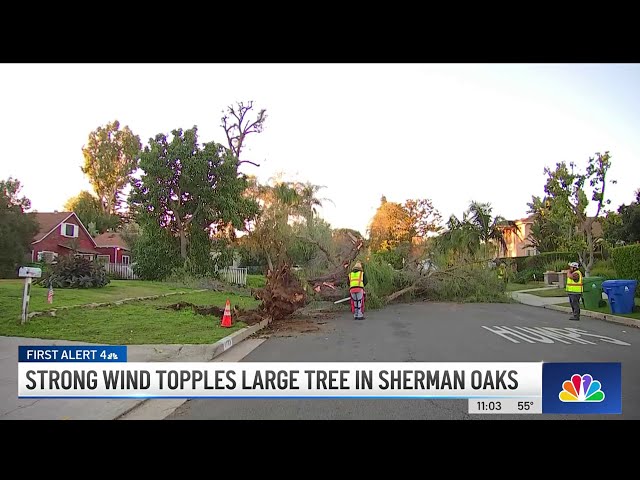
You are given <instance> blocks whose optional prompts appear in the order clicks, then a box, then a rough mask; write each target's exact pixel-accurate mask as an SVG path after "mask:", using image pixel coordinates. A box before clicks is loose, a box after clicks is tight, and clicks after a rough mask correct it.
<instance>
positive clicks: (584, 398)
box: [559, 373, 604, 402]
mask: <svg viewBox="0 0 640 480" xmlns="http://www.w3.org/2000/svg"><path fill="white" fill-rule="evenodd" d="M559 397H560V401H561V402H602V401H603V400H604V392H603V391H602V384H601V383H600V382H599V381H598V380H594V379H593V377H592V376H591V375H589V374H588V373H587V374H585V375H582V376H580V375H578V374H574V375H572V376H571V380H565V381H564V383H563V384H562V391H561V392H560V395H559Z"/></svg>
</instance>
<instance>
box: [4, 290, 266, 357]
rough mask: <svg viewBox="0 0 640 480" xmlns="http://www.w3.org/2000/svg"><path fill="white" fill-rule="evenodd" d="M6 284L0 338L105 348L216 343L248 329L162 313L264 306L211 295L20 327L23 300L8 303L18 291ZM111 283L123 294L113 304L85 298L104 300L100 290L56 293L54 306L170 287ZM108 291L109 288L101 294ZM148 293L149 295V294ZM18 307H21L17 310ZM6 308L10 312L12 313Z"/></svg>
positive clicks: (79, 313) (41, 319)
mask: <svg viewBox="0 0 640 480" xmlns="http://www.w3.org/2000/svg"><path fill="white" fill-rule="evenodd" d="M6 283H7V281H3V282H2V283H0V288H3V290H0V301H1V302H5V304H2V310H0V312H1V313H0V335H6V336H19V337H34V338H43V339H59V340H76V341H81V342H90V343H99V344H106V345H135V344H176V343H178V344H202V343H213V342H215V341H217V340H219V339H221V338H223V337H225V336H227V335H229V334H230V333H232V332H233V331H235V330H237V329H239V328H242V327H244V326H245V325H244V324H243V323H240V322H238V323H236V322H235V321H234V323H233V326H232V327H230V328H223V327H221V326H220V321H221V318H218V317H217V316H215V317H214V316H203V315H198V314H196V313H194V312H193V311H192V310H191V309H185V310H180V311H173V310H165V309H163V308H162V307H164V306H166V305H169V304H171V303H177V302H191V303H194V304H196V305H216V306H219V307H220V308H224V305H225V303H226V300H227V299H229V301H230V302H231V307H232V308H233V306H234V305H237V306H239V307H241V308H252V307H255V306H257V305H258V303H259V302H258V301H256V300H255V299H253V298H252V297H249V296H240V295H235V294H228V293H224V292H213V291H210V292H201V293H189V294H185V295H175V296H170V297H163V298H158V299H153V300H142V301H136V302H131V303H125V304H123V305H114V306H109V307H97V308H72V309H68V310H58V311H57V312H56V316H55V317H51V316H37V317H33V318H31V319H30V320H29V321H28V322H27V323H26V324H24V325H21V324H20V308H21V307H20V302H19V298H12V299H11V301H9V300H8V299H7V298H6V294H5V292H12V288H13V286H9V287H8V286H7V285H6ZM112 283H115V285H114V286H113V287H114V288H116V290H118V287H120V291H121V292H120V294H116V293H113V295H112V297H111V298H105V297H104V296H101V297H100V299H96V298H95V297H93V296H91V295H89V296H86V295H87V293H102V295H104V292H97V290H93V291H91V292H89V291H73V292H71V291H69V290H62V289H57V290H56V297H55V300H54V306H60V304H61V303H62V300H60V298H59V297H62V294H63V293H67V292H68V293H70V294H75V295H70V296H69V298H67V300H69V299H71V298H73V299H74V300H73V301H70V302H68V304H75V303H77V299H82V295H85V297H84V298H85V301H86V300H87V299H88V302H89V303H92V302H95V301H100V300H101V301H107V300H117V299H118V298H126V297H131V296H144V295H155V294H161V293H167V291H166V290H165V289H164V288H163V287H165V285H163V284H162V283H155V282H140V281H131V282H127V281H115V282H112ZM118 284H120V285H118ZM123 284H125V285H123ZM129 284H134V285H129ZM133 286H137V287H138V289H137V290H136V291H135V293H134V292H133V291H132V287H133ZM35 288H39V287H35ZM107 288H109V287H104V288H103V289H100V290H105V289H107ZM144 288H147V290H146V291H144ZM41 290H42V291H43V292H44V297H45V298H44V302H45V304H46V289H44V288H42V289H41ZM176 290H178V289H176ZM180 290H183V289H180ZM184 290H188V289H184ZM32 291H33V290H32ZM78 294H79V298H78V297H77V296H78ZM21 295H22V294H21V293H20V296H21ZM32 301H33V297H32ZM15 302H17V304H18V306H17V307H15V306H14V305H12V303H15ZM32 304H33V303H32ZM46 305H48V304H46ZM5 307H10V311H8V310H7V308H5ZM30 311H34V309H33V308H31V309H30Z"/></svg>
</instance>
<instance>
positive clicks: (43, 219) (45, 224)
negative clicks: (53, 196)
mask: <svg viewBox="0 0 640 480" xmlns="http://www.w3.org/2000/svg"><path fill="white" fill-rule="evenodd" d="M27 215H33V216H34V218H35V220H36V222H38V225H39V226H40V230H39V231H38V233H37V234H36V236H35V237H34V239H33V240H32V241H31V243H37V242H39V241H41V240H43V239H44V238H45V237H47V236H48V235H49V234H50V233H51V232H53V231H54V230H55V229H56V227H57V226H58V225H60V224H61V223H62V222H64V221H65V220H67V219H68V218H69V217H71V216H72V215H73V217H75V219H76V221H77V222H78V225H80V226H81V227H82V229H83V230H84V231H85V233H86V234H87V236H88V237H89V238H90V239H91V241H92V242H93V237H92V236H91V234H90V233H89V232H88V231H87V228H86V227H85V226H84V224H83V223H82V222H81V221H80V219H79V218H78V216H77V215H76V214H75V213H74V212H30V213H28V214H27ZM94 245H95V242H94Z"/></svg>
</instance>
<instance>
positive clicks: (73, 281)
mask: <svg viewBox="0 0 640 480" xmlns="http://www.w3.org/2000/svg"><path fill="white" fill-rule="evenodd" d="M110 281H111V280H109V277H108V276H107V272H106V271H105V269H104V266H103V265H102V264H99V263H97V262H94V261H91V260H87V259H86V258H82V257H75V256H73V255H68V256H64V257H59V258H58V263H56V264H55V265H53V266H52V267H51V269H50V270H48V271H47V272H46V273H44V274H43V275H42V277H41V278H40V279H39V280H38V281H37V282H36V283H37V284H38V285H42V286H44V287H49V285H52V286H53V288H100V287H104V286H105V285H107V284H108V283H110Z"/></svg>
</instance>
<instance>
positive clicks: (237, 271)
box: [220, 267, 248, 286]
mask: <svg viewBox="0 0 640 480" xmlns="http://www.w3.org/2000/svg"><path fill="white" fill-rule="evenodd" d="M247 270H248V269H247V268H237V267H226V268H223V269H221V270H220V277H221V278H223V279H224V280H226V281H227V282H229V283H232V284H234V285H242V286H245V285H246V284H247Z"/></svg>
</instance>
